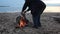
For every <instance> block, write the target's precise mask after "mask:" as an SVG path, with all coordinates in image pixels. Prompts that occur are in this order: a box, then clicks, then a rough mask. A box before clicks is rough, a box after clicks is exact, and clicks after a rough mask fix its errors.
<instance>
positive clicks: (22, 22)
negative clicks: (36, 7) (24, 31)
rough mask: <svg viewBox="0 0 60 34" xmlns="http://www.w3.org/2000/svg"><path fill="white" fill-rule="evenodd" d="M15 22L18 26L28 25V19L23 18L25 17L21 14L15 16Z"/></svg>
mask: <svg viewBox="0 0 60 34" xmlns="http://www.w3.org/2000/svg"><path fill="white" fill-rule="evenodd" d="M16 22H17V23H18V26H17V27H19V28H24V27H25V26H27V25H28V22H29V21H28V20H27V19H26V18H25V17H22V16H18V17H17V18H16Z"/></svg>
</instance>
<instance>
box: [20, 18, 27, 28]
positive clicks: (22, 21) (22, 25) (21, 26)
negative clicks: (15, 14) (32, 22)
mask: <svg viewBox="0 0 60 34" xmlns="http://www.w3.org/2000/svg"><path fill="white" fill-rule="evenodd" d="M25 25H26V21H25V20H24V19H23V18H21V19H20V28H23V27H25Z"/></svg>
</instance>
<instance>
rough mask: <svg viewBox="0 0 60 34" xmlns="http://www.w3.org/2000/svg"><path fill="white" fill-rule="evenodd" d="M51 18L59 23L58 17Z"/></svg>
mask: <svg viewBox="0 0 60 34" xmlns="http://www.w3.org/2000/svg"><path fill="white" fill-rule="evenodd" d="M52 17H53V19H54V20H55V21H57V22H58V23H60V16H52Z"/></svg>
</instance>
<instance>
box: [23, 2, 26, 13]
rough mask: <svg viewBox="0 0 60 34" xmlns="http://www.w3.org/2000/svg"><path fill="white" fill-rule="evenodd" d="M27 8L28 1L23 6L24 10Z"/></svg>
mask: <svg viewBox="0 0 60 34" xmlns="http://www.w3.org/2000/svg"><path fill="white" fill-rule="evenodd" d="M26 8H27V2H25V3H24V6H23V8H22V12H23V11H24V10H25V9H26Z"/></svg>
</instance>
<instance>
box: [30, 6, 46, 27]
mask: <svg viewBox="0 0 60 34" xmlns="http://www.w3.org/2000/svg"><path fill="white" fill-rule="evenodd" d="M45 7H46V5H44V6H43V7H41V8H39V9H33V10H32V12H31V14H32V17H33V22H34V26H35V27H39V26H41V22H40V17H41V14H42V13H43V11H44V9H45Z"/></svg>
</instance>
